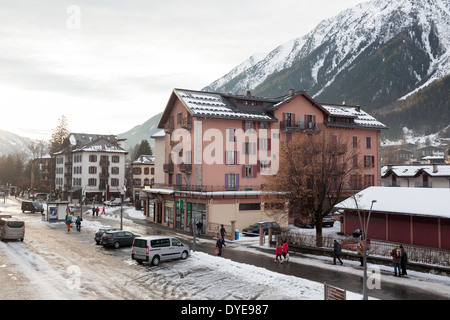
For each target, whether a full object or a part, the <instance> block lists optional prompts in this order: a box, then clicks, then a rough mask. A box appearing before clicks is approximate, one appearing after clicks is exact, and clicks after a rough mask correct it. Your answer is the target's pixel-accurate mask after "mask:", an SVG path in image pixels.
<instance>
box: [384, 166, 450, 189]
mask: <svg viewBox="0 0 450 320" xmlns="http://www.w3.org/2000/svg"><path fill="white" fill-rule="evenodd" d="M381 186H383V187H404V188H450V164H448V163H439V164H438V163H435V164H409V165H406V164H403V165H387V166H384V167H382V168H381Z"/></svg>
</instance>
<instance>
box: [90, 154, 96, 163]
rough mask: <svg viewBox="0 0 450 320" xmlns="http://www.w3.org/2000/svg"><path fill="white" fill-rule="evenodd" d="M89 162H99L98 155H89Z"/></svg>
mask: <svg viewBox="0 0 450 320" xmlns="http://www.w3.org/2000/svg"><path fill="white" fill-rule="evenodd" d="M89 162H97V156H96V155H89Z"/></svg>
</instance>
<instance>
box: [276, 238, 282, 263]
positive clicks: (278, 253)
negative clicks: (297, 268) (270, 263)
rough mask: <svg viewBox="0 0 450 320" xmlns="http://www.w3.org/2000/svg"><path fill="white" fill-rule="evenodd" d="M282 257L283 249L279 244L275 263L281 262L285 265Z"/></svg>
mask: <svg viewBox="0 0 450 320" xmlns="http://www.w3.org/2000/svg"><path fill="white" fill-rule="evenodd" d="M282 255H283V249H282V248H281V246H280V244H279V243H278V242H277V245H276V249H275V262H278V261H280V262H281V263H283V260H282Z"/></svg>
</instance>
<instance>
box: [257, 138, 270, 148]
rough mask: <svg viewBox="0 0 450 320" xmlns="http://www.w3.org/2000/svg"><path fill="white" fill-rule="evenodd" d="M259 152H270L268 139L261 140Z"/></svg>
mask: <svg viewBox="0 0 450 320" xmlns="http://www.w3.org/2000/svg"><path fill="white" fill-rule="evenodd" d="M259 150H261V151H268V150H270V148H269V139H268V138H259Z"/></svg>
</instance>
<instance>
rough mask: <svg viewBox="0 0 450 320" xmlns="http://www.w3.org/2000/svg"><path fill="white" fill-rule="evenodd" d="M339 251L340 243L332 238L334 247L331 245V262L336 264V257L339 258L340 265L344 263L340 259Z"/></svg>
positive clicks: (340, 248) (340, 249)
mask: <svg viewBox="0 0 450 320" xmlns="http://www.w3.org/2000/svg"><path fill="white" fill-rule="evenodd" d="M341 251H342V247H341V244H340V243H339V242H337V241H336V240H334V247H333V264H336V258H337V259H338V260H339V262H340V263H341V266H342V265H343V264H344V263H343V262H342V260H341V257H340V255H341Z"/></svg>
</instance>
